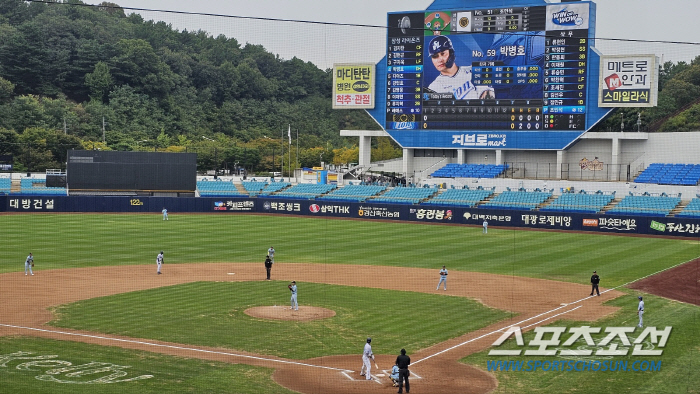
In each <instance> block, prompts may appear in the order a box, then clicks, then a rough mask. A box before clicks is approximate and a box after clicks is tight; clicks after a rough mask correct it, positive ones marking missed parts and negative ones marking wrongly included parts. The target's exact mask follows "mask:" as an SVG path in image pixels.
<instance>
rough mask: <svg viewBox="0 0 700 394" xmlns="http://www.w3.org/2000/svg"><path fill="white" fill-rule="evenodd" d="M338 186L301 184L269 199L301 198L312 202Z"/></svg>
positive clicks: (271, 195) (272, 195)
mask: <svg viewBox="0 0 700 394" xmlns="http://www.w3.org/2000/svg"><path fill="white" fill-rule="evenodd" d="M336 187H337V186H336V185H318V184H311V183H300V184H297V185H294V186H292V187H290V188H289V189H285V190H282V191H281V192H277V193H275V194H270V195H269V197H280V198H300V199H306V200H311V199H314V198H316V197H319V196H321V195H323V194H326V193H328V192H329V191H331V190H333V189H335V188H336Z"/></svg>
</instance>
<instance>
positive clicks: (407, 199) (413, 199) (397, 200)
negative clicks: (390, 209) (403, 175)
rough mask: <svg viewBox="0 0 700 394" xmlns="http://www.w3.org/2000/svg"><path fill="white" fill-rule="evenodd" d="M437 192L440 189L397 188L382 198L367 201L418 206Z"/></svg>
mask: <svg viewBox="0 0 700 394" xmlns="http://www.w3.org/2000/svg"><path fill="white" fill-rule="evenodd" d="M437 192H438V189H435V188H432V187H429V188H423V187H395V188H393V189H391V190H389V191H387V192H386V193H384V194H382V195H381V196H379V197H372V198H370V199H367V201H368V202H383V203H389V204H418V203H420V202H421V201H422V200H425V199H426V198H428V197H430V196H432V195H434V194H435V193H437Z"/></svg>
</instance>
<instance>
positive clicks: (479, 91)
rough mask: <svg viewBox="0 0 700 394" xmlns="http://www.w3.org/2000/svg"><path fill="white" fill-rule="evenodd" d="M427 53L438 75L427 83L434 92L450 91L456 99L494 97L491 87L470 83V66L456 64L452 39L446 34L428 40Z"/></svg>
mask: <svg viewBox="0 0 700 394" xmlns="http://www.w3.org/2000/svg"><path fill="white" fill-rule="evenodd" d="M428 53H429V54H430V58H431V59H432V61H433V65H434V66H435V68H436V69H437V70H438V71H439V72H440V75H438V76H437V78H435V80H434V81H433V82H432V83H431V84H430V85H428V89H430V90H432V91H433V92H435V93H452V94H453V95H454V98H455V99H457V100H467V99H481V100H485V99H494V98H496V95H495V92H494V90H493V88H492V87H490V86H484V85H474V84H473V83H472V67H471V66H462V67H459V66H457V63H455V50H454V47H453V46H452V41H451V40H450V39H449V38H448V37H446V36H437V37H435V38H433V40H432V41H430V44H429V46H428Z"/></svg>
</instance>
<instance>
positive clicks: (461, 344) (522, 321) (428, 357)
mask: <svg viewBox="0 0 700 394" xmlns="http://www.w3.org/2000/svg"><path fill="white" fill-rule="evenodd" d="M580 307H581V306H577V307H576V308H574V309H571V310H568V311H564V312H561V313H557V314H556V315H553V316H550V317H548V318H545V319H542V320H540V321H538V322H536V323H533V324H531V325H529V326H527V327H530V326H532V325H535V324H539V323H542V322H543V321H546V320H549V319H552V318H554V317H557V316H559V315H563V314H565V313H569V312H573V311H575V310H576V309H578V308H580ZM561 308H563V307H562V306H560V307H559V308H555V309H552V310H551V311H548V312H544V313H540V314H539V315H536V316H532V317H530V318H527V319H525V320H521V321H519V322H518V323H515V324H511V325H510V326H508V327H505V328H510V327H513V326H519V325H520V323H524V322H526V321H528V320H532V319H535V318H537V317H540V316H542V315H546V314H549V313H551V312H554V311H556V310H558V309H561ZM505 328H499V329H498V330H493V331H491V332H488V333H486V334H483V335H480V336H478V337H476V338H472V339H470V340H468V341H465V342H462V343H460V344H457V345H454V346H452V347H450V348H447V349H445V350H441V351H439V352H437V353H434V354H431V355H430V356H426V357H424V358H422V359H420V360H418V361H416V362H414V363H412V365H415V364H418V363H419V362H421V361H425V360H427V359H430V358H433V357H435V356H437V355H440V354H442V353H446V352H448V351H450V350H453V349H456V348H458V347H460V346H463V345H466V344H468V343H472V342H474V341H478V340H479V339H482V338H486V337H487V336H489V335H493V334H496V333H499V332H502V331H503V330H504V329H505ZM411 374H413V372H411Z"/></svg>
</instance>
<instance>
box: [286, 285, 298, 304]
mask: <svg viewBox="0 0 700 394" xmlns="http://www.w3.org/2000/svg"><path fill="white" fill-rule="evenodd" d="M287 287H288V288H289V291H291V292H292V299H291V300H290V301H291V303H292V307H291V308H289V309H294V310H295V311H298V310H299V303H298V302H297V282H296V281H295V280H293V281H292V283H290V284H289V285H288V286H287Z"/></svg>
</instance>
